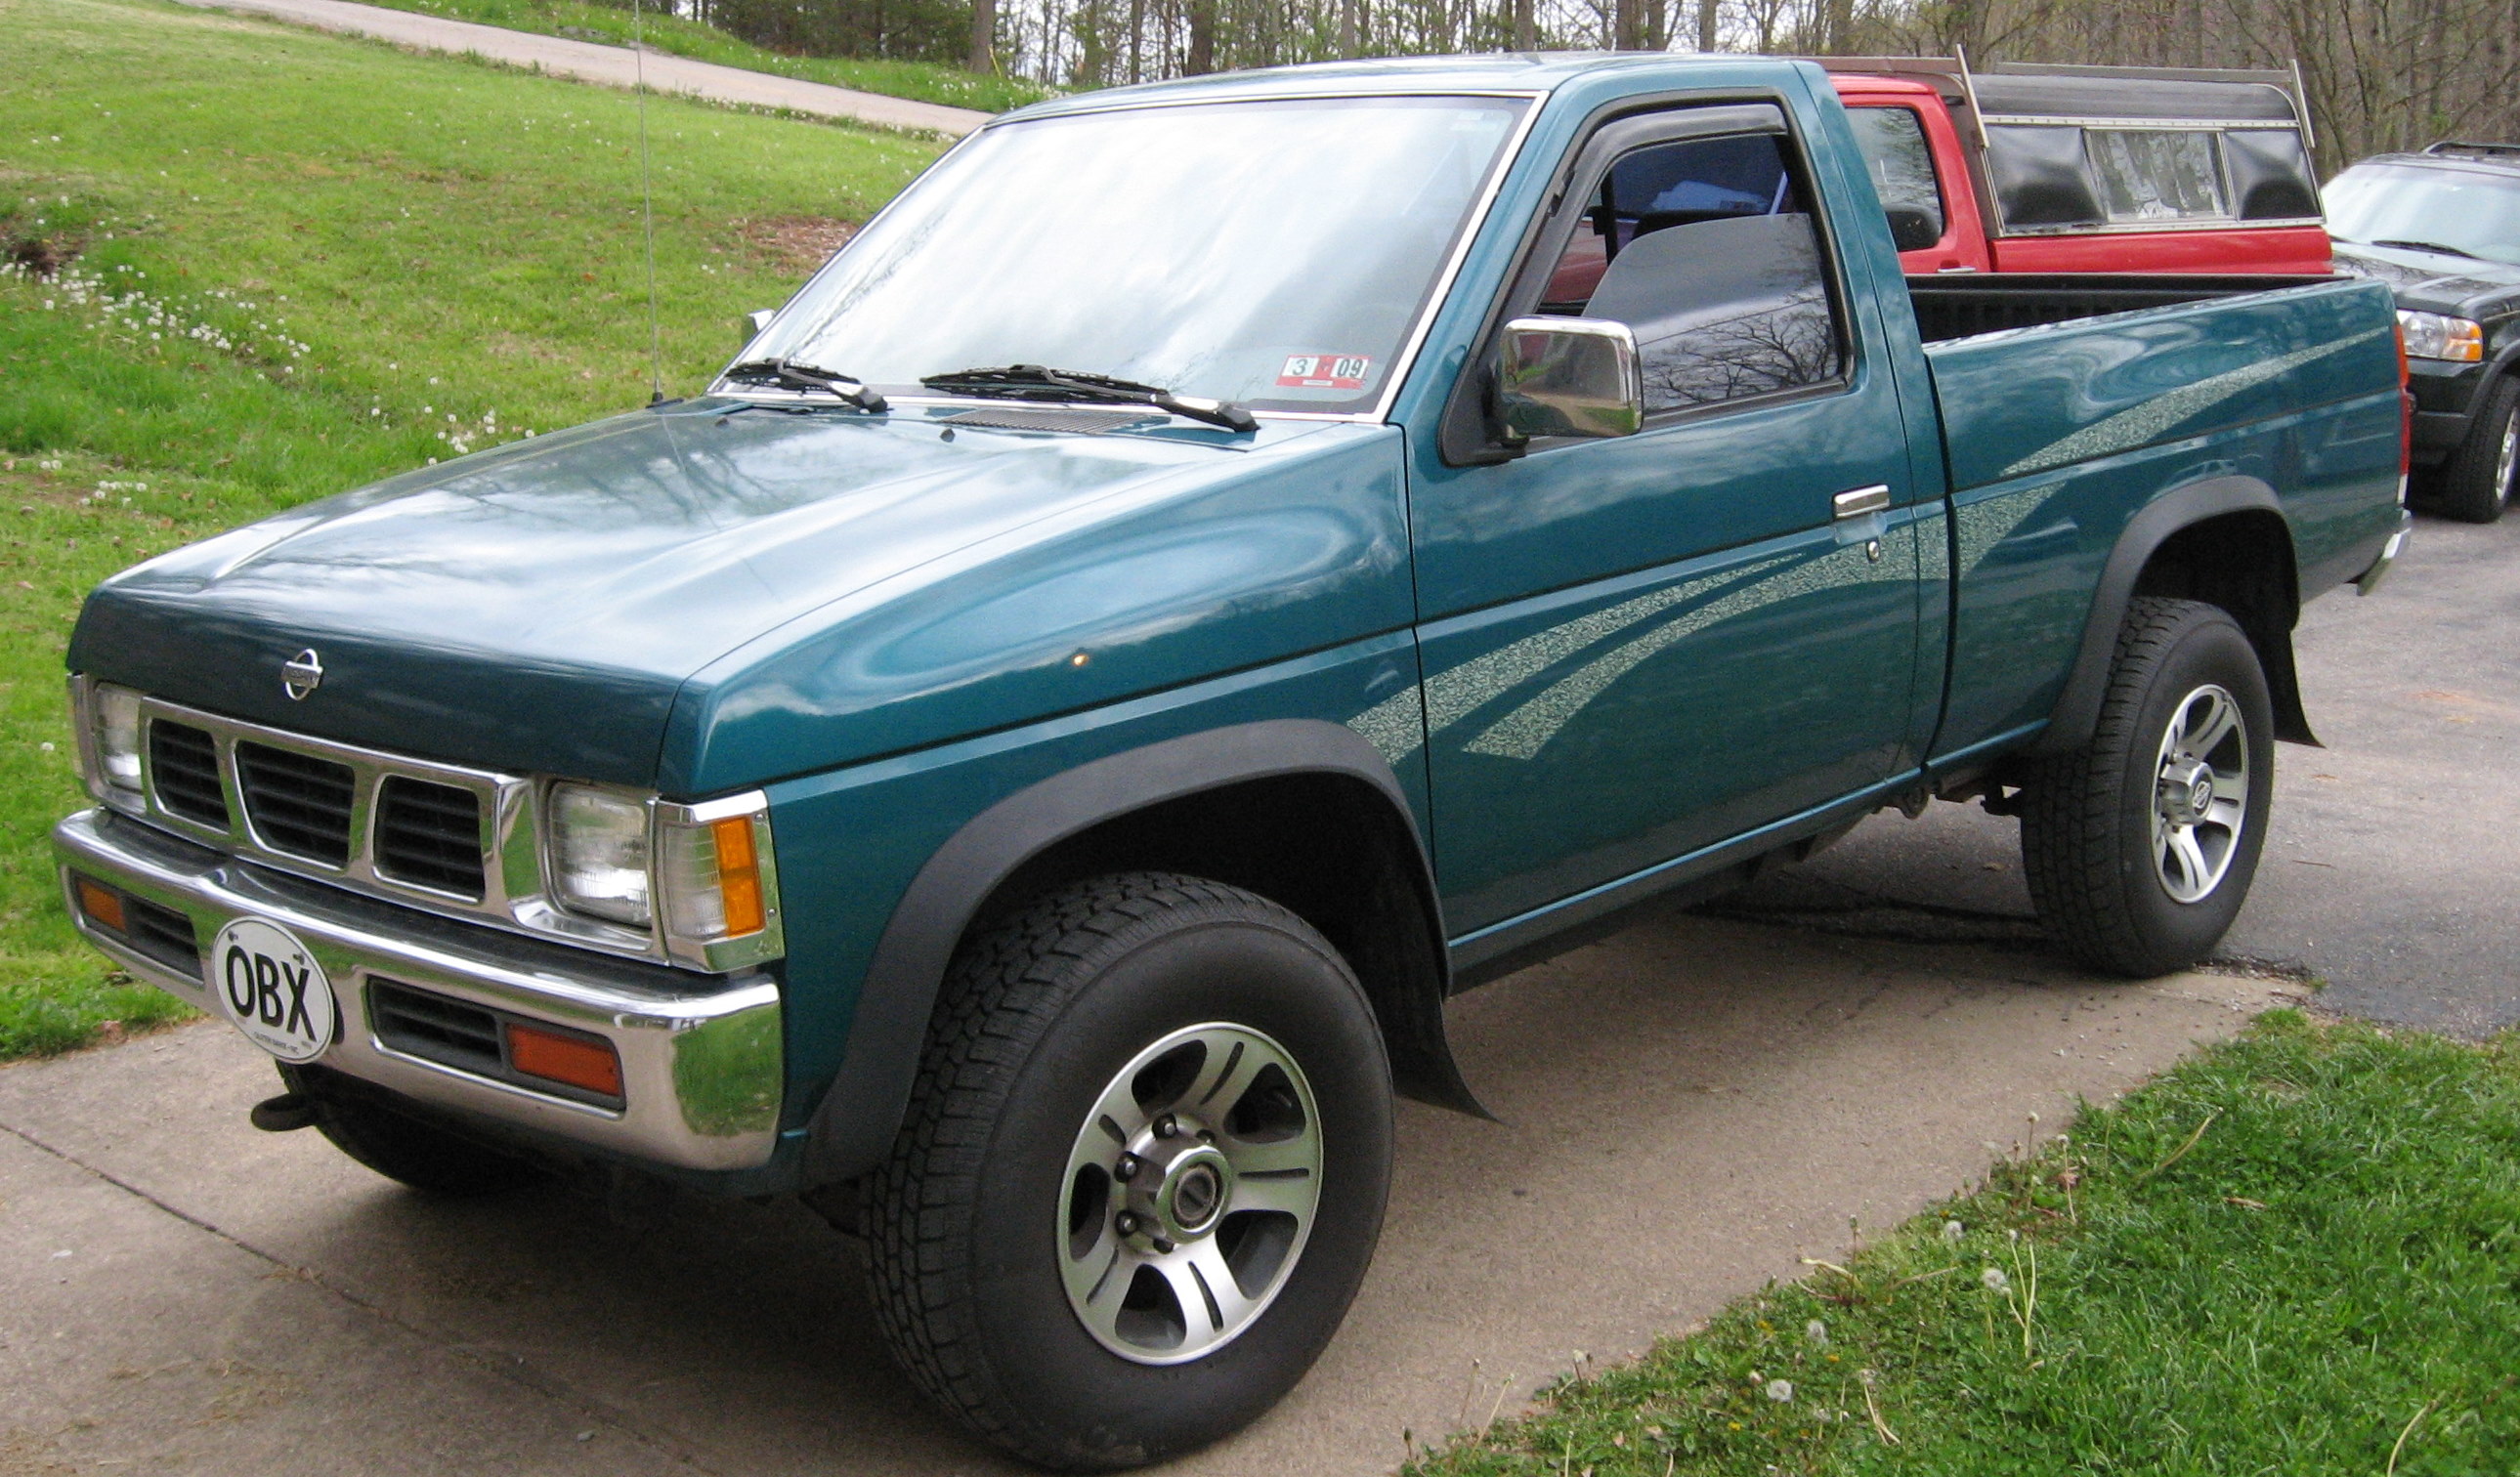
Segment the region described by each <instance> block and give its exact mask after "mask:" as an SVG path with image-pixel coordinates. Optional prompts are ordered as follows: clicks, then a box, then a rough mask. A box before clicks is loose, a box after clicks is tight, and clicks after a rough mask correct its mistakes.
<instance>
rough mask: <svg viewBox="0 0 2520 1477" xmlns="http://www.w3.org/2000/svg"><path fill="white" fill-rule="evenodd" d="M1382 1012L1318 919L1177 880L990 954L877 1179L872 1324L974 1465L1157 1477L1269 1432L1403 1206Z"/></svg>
mask: <svg viewBox="0 0 2520 1477" xmlns="http://www.w3.org/2000/svg"><path fill="white" fill-rule="evenodd" d="M1390 1159H1391V1092H1390V1082H1389V1069H1388V1066H1387V1064H1386V1062H1385V1059H1384V1055H1383V1050H1382V1042H1381V1037H1380V1035H1379V1033H1378V1032H1377V1030H1376V1029H1375V1026H1374V1020H1373V1010H1372V1007H1370V1005H1369V1004H1368V1002H1367V1000H1366V997H1365V993H1364V991H1363V989H1362V988H1361V987H1360V986H1359V985H1358V983H1357V981H1356V978H1355V976H1354V974H1353V973H1351V972H1350V970H1349V969H1348V966H1347V964H1346V963H1345V962H1344V961H1342V960H1341V959H1340V957H1339V955H1338V954H1337V952H1336V951H1335V950H1334V949H1332V948H1331V947H1330V945H1329V944H1328V942H1327V941H1325V940H1324V939H1323V938H1322V937H1321V935H1320V934H1319V933H1317V932H1315V931H1314V930H1313V929H1312V928H1311V927H1310V926H1309V925H1307V924H1306V923H1305V922H1304V921H1303V920H1302V919H1301V918H1297V917H1295V916H1294V915H1293V914H1291V913H1289V912H1287V911H1286V910H1285V909H1283V908H1281V907H1279V906H1278V905H1276V904H1274V903H1271V902H1268V901H1267V900H1265V899H1263V898H1260V897H1257V896H1254V895H1253V894H1251V893H1248V892H1244V891H1242V890H1240V889H1238V888H1234V887H1228V886H1224V885H1222V884H1220V883H1216V882H1210V881H1204V880H1200V879H1197V878H1193V877H1185V876H1178V875H1171V874H1163V873H1131V874H1125V875H1118V876H1108V877H1102V878H1097V879H1095V880H1092V881H1088V882H1083V883H1079V884H1077V885H1075V886H1072V887H1069V888H1067V889H1066V890H1064V891H1061V892H1059V893H1057V894H1055V895H1053V896H1051V897H1049V898H1046V899H1044V900H1043V901H1041V902H1039V903H1037V904H1035V905H1034V906H1033V907H1031V908H1029V909H1027V910H1026V911H1024V912H1023V913H1022V914H1020V915H1018V916H1016V917H1015V918H1012V920H1010V921H1009V922H1007V923H1006V924H1004V925H1003V926H1001V927H999V928H996V929H994V930H992V931H991V932H990V933H988V934H987V935H986V936H984V937H981V938H978V939H975V940H974V941H972V942H971V943H969V944H967V946H966V948H965V949H964V951H963V953H962V955H961V956H960V957H959V958H958V960H957V962H956V964H955V968H954V972H953V976H952V977H951V978H950V979H949V980H948V981H947V985H946V994H945V997H944V1000H943V1002H942V1004H941V1006H940V1008H939V1012H938V1016H937V1019H936V1021H935V1023H934V1025H933V1026H932V1027H931V1030H930V1035H929V1040H928V1044H927V1050H926V1054H925V1056H924V1058H923V1060H922V1067H921V1073H920V1078H919V1083H918V1086H917V1088H916V1089H915V1090H914V1094H913V1097H912V1102H911V1111H910V1116H909V1120H908V1122H907V1123H906V1124H905V1125H904V1128H903V1130H902V1134H901V1137H900V1139H899V1140H898V1141H897V1142H896V1144H895V1145H894V1149H893V1152H892V1155H891V1157H890V1159H889V1160H888V1161H887V1163H886V1164H885V1165H884V1166H883V1167H882V1168H881V1169H879V1170H878V1171H877V1173H876V1174H874V1175H872V1176H870V1177H869V1180H868V1183H867V1187H866V1199H865V1204H864V1208H863V1221H864V1225H865V1229H866V1231H867V1238H868V1263H869V1274H870V1276H871V1279H872V1283H873V1290H874V1302H875V1306H876V1312H877V1320H878V1321H879V1322H880V1323H881V1325H882V1327H883V1330H884V1333H885V1335H886V1337H887V1338H888V1340H889V1341H890V1342H891V1344H892V1346H893V1349H894V1352H895V1353H896V1355H897V1356H898V1357H899V1359H900V1361H901V1363H902V1365H903V1366H904V1368H905V1369H906V1370H907V1371H908V1372H909V1374H910V1376H911V1378H912V1379H913V1380H914V1381H915V1382H916V1383H918V1384H919V1386H920V1387H921V1388H922V1390H924V1391H925V1392H926V1394H927V1395H928V1396H929V1397H930V1398H931V1399H933V1400H935V1401H936V1402H937V1403H938V1404H939V1405H940V1406H942V1407H943V1408H944V1410H946V1411H947V1412H948V1413H950V1414H951V1415H953V1416H954V1417H955V1418H957V1419H958V1420H960V1421H961V1422H962V1423H963V1424H964V1425H965V1426H967V1428H969V1429H970V1430H971V1431H973V1432H974V1433H975V1434H977V1435H979V1436H981V1437H982V1438H984V1439H986V1440H988V1441H991V1442H993V1443H995V1444H996V1445H998V1446H1000V1447H1003V1448H1005V1449H1006V1450H1008V1451H1011V1452H1012V1453H1014V1454H1015V1455H1019V1456H1022V1457H1024V1458H1026V1459H1027V1460H1030V1461H1034V1462H1037V1463H1040V1464H1042V1465H1045V1466H1051V1467H1057V1468H1062V1469H1067V1470H1106V1469H1111V1468H1116V1467H1125V1466H1134V1465H1138V1464H1140V1463H1143V1462H1148V1461H1154V1460H1157V1459H1160V1458H1162V1457H1165V1456H1168V1455H1175V1454H1178V1453H1182V1452H1187V1451H1190V1450H1192V1449H1194V1448H1196V1447H1199V1446H1203V1445H1205V1444H1207V1443H1208V1442H1211V1441H1214V1440H1216V1439H1217V1438H1219V1437H1221V1436H1225V1435H1227V1434H1229V1433H1231V1432H1233V1431H1235V1430H1237V1429H1238V1428H1239V1427H1241V1426H1242V1425H1243V1424H1245V1423H1247V1422H1248V1421H1250V1420H1251V1419H1253V1418H1254V1417H1256V1416H1257V1415H1259V1414H1260V1413H1261V1412H1262V1411H1265V1410H1268V1409H1269V1407H1270V1406H1271V1405H1273V1404H1275V1403H1276V1401H1277V1400H1278V1398H1279V1397H1280V1396H1282V1395H1283V1394H1284V1393H1285V1391H1286V1390H1287V1389H1289V1388H1290V1387H1292V1386H1293V1385H1294V1383H1295V1382H1296V1381H1297V1380H1298V1379H1300V1378H1301V1377H1302V1376H1303V1373H1304V1371H1305V1370H1306V1369H1307V1368H1308V1367H1310V1366H1311V1365H1312V1363H1313V1360H1314V1358H1315V1357H1316V1356H1317V1355H1319V1354H1320V1352H1321V1350H1322V1348H1323V1346H1324V1345H1326V1344H1327V1343H1328V1340H1329V1338H1330V1335H1331V1334H1332V1333H1333V1332H1335V1331H1336V1330H1337V1327H1338V1324H1339V1321H1340V1320H1341V1318H1342V1317H1343V1316H1344V1315H1345V1313H1346V1311H1347V1305H1348V1302H1349V1300H1350V1299H1351V1298H1352V1297H1353V1296H1354V1295H1355V1292H1356V1288H1357V1284H1358V1282H1359V1281H1360V1280H1361V1279H1362V1278H1363V1276H1364V1273H1365V1268H1366V1264H1367V1263H1368V1261H1369V1260H1371V1258H1372V1256H1373V1244H1374V1240H1375V1237H1376V1235H1377V1234H1378V1233H1379V1231H1380V1229H1381V1224H1382V1208H1383V1198H1384V1194H1385V1191H1386V1189H1387V1187H1388V1185H1389V1179H1390Z"/></svg>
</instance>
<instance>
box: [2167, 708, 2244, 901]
mask: <svg viewBox="0 0 2520 1477" xmlns="http://www.w3.org/2000/svg"><path fill="white" fill-rule="evenodd" d="M2152 800H2153V803H2152V858H2153V870H2154V872H2155V873H2156V874H2157V875H2158V876H2159V877H2160V879H2161V885H2162V889H2163V890H2164V891H2166V892H2168V893H2169V894H2170V896H2171V897H2172V898H2174V899H2176V900H2177V901H2179V902H2182V903H2196V902H2202V901H2203V900H2204V899H2206V898H2207V897H2209V896H2211V895H2212V894H2213V891H2214V889H2215V888H2216V887H2218V886H2220V885H2222V881H2223V876H2224V873H2227V872H2228V871H2230V867H2231V859H2232V857H2233V856H2234V855H2236V854H2237V853H2238V851H2239V847H2240V834H2241V830H2242V828H2244V827H2245V826H2247V824H2248V802H2249V733H2248V726H2247V723H2246V722H2245V721H2244V720H2243V719H2242V718H2241V716H2240V704H2239V702H2238V700H2237V699H2235V698H2234V697H2232V695H2231V694H2229V693H2228V692H2227V691H2226V690H2224V689H2223V688H2221V687H2218V686H2216V685H2214V684H2211V683H2208V684H2206V685H2205V686H2203V687H2200V688H2198V689H2196V690H2195V691H2194V692H2191V693H2189V694H2187V695H2186V696H2185V697H2183V698H2181V699H2180V701H2179V706H2178V708H2177V709H2176V710H2174V711H2173V712H2172V714H2171V718H2170V727H2169V729H2168V730H2167V731H2166V732H2165V733H2164V734H2163V735H2162V736H2161V755H2160V761H2159V763H2158V765H2157V766H2156V768H2155V771H2154V781H2153V797H2152Z"/></svg>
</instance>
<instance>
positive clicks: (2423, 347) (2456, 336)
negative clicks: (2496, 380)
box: [2398, 308, 2485, 364]
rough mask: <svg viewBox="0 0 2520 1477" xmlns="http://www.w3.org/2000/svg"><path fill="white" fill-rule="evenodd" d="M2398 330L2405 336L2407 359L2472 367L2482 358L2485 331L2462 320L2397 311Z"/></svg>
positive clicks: (2443, 315) (2405, 309) (2442, 314)
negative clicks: (2447, 361)
mask: <svg viewBox="0 0 2520 1477" xmlns="http://www.w3.org/2000/svg"><path fill="white" fill-rule="evenodd" d="M2398 328H2399V330H2400V331H2401V332H2403V333H2404V334H2405V335H2406V336H2407V356H2408V358H2410V359H2447V360H2450V361H2451V362H2452V363H2453V364H2475V363H2478V362H2479V361H2481V360H2483V359H2484V358H2485V330H2484V328H2483V327H2481V326H2480V325H2478V324H2475V323H2473V322H2470V321H2469V320H2467V319H2465V318H2453V317H2451V316H2450V315H2448V314H2446V313H2417V312H2413V311H2410V310H2409V309H2407V308H2400V309H2399V310H2398Z"/></svg>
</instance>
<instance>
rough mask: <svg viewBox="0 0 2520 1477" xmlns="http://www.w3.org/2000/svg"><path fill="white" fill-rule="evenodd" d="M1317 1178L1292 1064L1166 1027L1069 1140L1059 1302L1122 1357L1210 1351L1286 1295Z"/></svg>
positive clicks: (1187, 1356) (1308, 1095)
mask: <svg viewBox="0 0 2520 1477" xmlns="http://www.w3.org/2000/svg"><path fill="white" fill-rule="evenodd" d="M1321 1181H1322V1131H1321V1114H1320V1110H1319V1108H1318V1107H1317V1106H1316V1105H1315V1103H1314V1100H1313V1090H1312V1086H1311V1084H1310V1083H1308V1082H1307V1081H1306V1080H1305V1078H1304V1072H1303V1068H1302V1067H1301V1066H1299V1065H1298V1064H1297V1063H1296V1061H1295V1059H1294V1057H1293V1056H1292V1055H1290V1054H1289V1053H1288V1052H1286V1050H1285V1049H1284V1048H1283V1047H1281V1046H1280V1045H1279V1044H1278V1043H1277V1042H1275V1041H1272V1040H1271V1039H1270V1038H1268V1037H1267V1036H1264V1035H1262V1034H1261V1033H1259V1032H1257V1031H1254V1030H1250V1029H1248V1028H1247V1027H1243V1026H1238V1025H1232V1024H1227V1023H1223V1022H1213V1023H1209V1024H1206V1025H1196V1026H1188V1027H1185V1028H1183V1029H1181V1030H1178V1031H1175V1032H1172V1033H1171V1034H1169V1035H1167V1036H1165V1037H1164V1038H1162V1039H1161V1040H1159V1041H1157V1042H1155V1043H1153V1044H1152V1045H1150V1046H1148V1047H1147V1048H1146V1049H1145V1050H1144V1051H1142V1052H1139V1053H1138V1054H1137V1055H1136V1056H1135V1057H1134V1058H1132V1059H1131V1060H1130V1062H1129V1064H1128V1065H1127V1066H1125V1067H1123V1068H1121V1069H1120V1071H1119V1072H1118V1074H1116V1075H1115V1076H1113V1077H1112V1079H1111V1081H1110V1084H1109V1085H1108V1086H1106V1087H1105V1088H1104V1089H1103V1090H1102V1096H1101V1097H1099V1098H1098V1099H1097V1100H1096V1102H1095V1104H1094V1107H1093V1110H1092V1111H1091V1112H1089V1113H1088V1114H1087V1115H1086V1119H1085V1122H1084V1124H1083V1125H1082V1126H1081V1127H1080V1128H1079V1129H1078V1130H1077V1134H1076V1143H1075V1147H1074V1148H1073V1149H1072V1150H1071V1151H1070V1152H1069V1154H1068V1161H1067V1173H1066V1175H1065V1177H1064V1180H1063V1182H1062V1184H1063V1186H1064V1187H1063V1190H1062V1194H1061V1197H1060V1205H1059V1225H1058V1232H1059V1235H1058V1242H1057V1245H1058V1247H1059V1258H1060V1266H1059V1272H1060V1276H1061V1280H1062V1281H1063V1282H1064V1283H1065V1285H1066V1288H1067V1301H1068V1306H1069V1307H1070V1308H1072V1309H1074V1310H1075V1313H1076V1317H1077V1320H1078V1321H1079V1322H1081V1323H1083V1324H1084V1325H1085V1329H1086V1331H1087V1332H1088V1333H1091V1334H1092V1335H1093V1336H1094V1338H1095V1340H1096V1342H1098V1343H1100V1344H1102V1347H1103V1348H1105V1349H1108V1350H1110V1351H1111V1352H1112V1353H1114V1354H1116V1355H1119V1356H1120V1357H1121V1358H1123V1359H1126V1360H1130V1361H1133V1362H1135V1363H1138V1364H1146V1365H1175V1364H1184V1363H1187V1362H1189V1361H1191V1360H1194V1359H1198V1358H1201V1357H1202V1356H1205V1355H1207V1354H1211V1353H1213V1352H1215V1351H1216V1350H1217V1349H1219V1348H1222V1347H1223V1346H1224V1345H1226V1344H1227V1343H1229V1342H1231V1341H1232V1340H1233V1339H1234V1338H1235V1336H1236V1335H1238V1334H1239V1333H1241V1332H1242V1331H1243V1330H1244V1329H1246V1328H1249V1327H1250V1326H1251V1325H1252V1323H1253V1322H1254V1321H1256V1320H1258V1319H1259V1317H1260V1315H1261V1314H1262V1313H1263V1312H1265V1311H1266V1310H1267V1308H1268V1306H1269V1304H1270V1302H1271V1300H1272V1299H1274V1298H1275V1297H1276V1296H1277V1294H1278V1291H1279V1289H1281V1288H1282V1287H1283V1286H1284V1285H1285V1283H1286V1278H1287V1276H1288V1275H1289V1274H1290V1273H1292V1272H1293V1271H1294V1268H1295V1263H1296V1261H1297V1259H1298V1258H1300V1257H1301V1256H1302V1255H1303V1250H1304V1243H1305V1240H1306V1239H1307V1238H1308V1237H1309V1236H1310V1234H1311V1232H1312V1229H1313V1221H1314V1218H1315V1215H1316V1213H1317V1212H1318V1210H1319V1209H1320V1204H1321V1188H1322V1186H1321Z"/></svg>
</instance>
